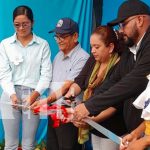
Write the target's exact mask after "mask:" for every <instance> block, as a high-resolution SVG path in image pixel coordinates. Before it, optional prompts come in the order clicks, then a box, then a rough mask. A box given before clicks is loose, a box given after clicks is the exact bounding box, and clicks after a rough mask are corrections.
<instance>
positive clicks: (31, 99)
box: [23, 91, 40, 107]
mask: <svg viewBox="0 0 150 150" xmlns="http://www.w3.org/2000/svg"><path fill="white" fill-rule="evenodd" d="M39 96H40V94H39V92H37V91H33V92H32V93H31V95H29V96H27V97H26V98H25V99H24V100H23V103H25V107H29V106H30V105H31V104H33V103H34V102H35V101H36V100H37V98H38V97H39Z"/></svg>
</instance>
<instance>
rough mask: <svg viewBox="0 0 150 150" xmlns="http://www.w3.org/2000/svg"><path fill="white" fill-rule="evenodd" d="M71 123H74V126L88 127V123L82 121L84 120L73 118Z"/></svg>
mask: <svg viewBox="0 0 150 150" xmlns="http://www.w3.org/2000/svg"><path fill="white" fill-rule="evenodd" d="M72 123H73V124H74V126H76V127H77V128H84V129H87V128H89V125H88V124H87V123H86V122H84V121H76V120H73V121H72Z"/></svg>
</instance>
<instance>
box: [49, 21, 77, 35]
mask: <svg viewBox="0 0 150 150" xmlns="http://www.w3.org/2000/svg"><path fill="white" fill-rule="evenodd" d="M52 32H55V33H57V34H72V33H75V32H77V33H79V27H78V24H77V23H76V22H75V21H73V20H72V19H70V18H62V19H60V20H59V21H58V22H57V25H56V27H55V29H54V30H52V31H49V33H52Z"/></svg>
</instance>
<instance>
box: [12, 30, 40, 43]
mask: <svg viewBox="0 0 150 150" xmlns="http://www.w3.org/2000/svg"><path fill="white" fill-rule="evenodd" d="M17 41H18V39H17V35H16V33H14V35H13V36H12V37H11V39H10V43H11V44H13V43H15V42H17ZM33 43H37V44H40V41H39V40H38V38H37V36H36V35H35V34H34V33H33V38H32V40H31V41H30V43H29V44H28V45H32V44H33Z"/></svg>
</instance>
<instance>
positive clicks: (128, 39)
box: [124, 36, 134, 47]
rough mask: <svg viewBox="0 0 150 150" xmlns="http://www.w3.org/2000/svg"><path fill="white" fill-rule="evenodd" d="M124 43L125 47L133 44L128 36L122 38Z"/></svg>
mask: <svg viewBox="0 0 150 150" xmlns="http://www.w3.org/2000/svg"><path fill="white" fill-rule="evenodd" d="M124 43H125V45H126V46H127V47H132V46H133V45H134V41H133V39H132V38H130V37H128V36H126V37H125V38H124Z"/></svg>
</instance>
